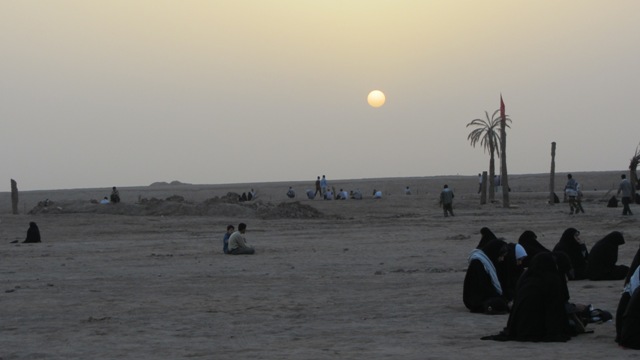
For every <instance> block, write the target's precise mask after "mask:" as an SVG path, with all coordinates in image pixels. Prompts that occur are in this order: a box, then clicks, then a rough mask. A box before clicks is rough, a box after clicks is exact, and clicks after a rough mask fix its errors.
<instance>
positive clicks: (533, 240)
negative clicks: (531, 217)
mask: <svg viewBox="0 0 640 360" xmlns="http://www.w3.org/2000/svg"><path fill="white" fill-rule="evenodd" d="M518 244H520V245H522V247H523V248H524V250H525V251H526V252H527V259H525V261H524V263H525V267H528V262H530V261H531V259H533V258H534V257H535V256H536V255H538V254H539V253H548V252H551V250H549V249H547V248H546V247H544V245H542V244H540V242H539V241H538V235H536V233H534V232H533V231H531V230H525V231H524V232H523V233H522V234H521V235H520V237H519V238H518Z"/></svg>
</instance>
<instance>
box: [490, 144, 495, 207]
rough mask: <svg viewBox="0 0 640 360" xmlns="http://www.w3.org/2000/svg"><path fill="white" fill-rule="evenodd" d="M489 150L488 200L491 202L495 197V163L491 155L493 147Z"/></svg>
mask: <svg viewBox="0 0 640 360" xmlns="http://www.w3.org/2000/svg"><path fill="white" fill-rule="evenodd" d="M489 151H490V152H491V157H490V158H489V202H493V201H494V200H495V198H496V190H495V189H496V184H495V181H494V180H495V178H496V164H495V160H494V157H493V151H494V150H493V147H491V148H490V149H489Z"/></svg>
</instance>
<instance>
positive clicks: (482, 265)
mask: <svg viewBox="0 0 640 360" xmlns="http://www.w3.org/2000/svg"><path fill="white" fill-rule="evenodd" d="M506 254H507V243H506V242H504V241H502V240H498V239H496V240H492V241H490V242H489V243H488V244H487V245H486V246H484V247H483V248H482V249H474V250H473V251H472V252H471V255H470V256H469V267H468V268H467V273H466V275H465V278H464V287H463V290H462V299H463V301H464V305H465V306H466V307H467V308H468V309H469V310H471V312H474V313H485V314H500V313H505V312H507V311H509V305H508V304H507V299H506V298H505V296H504V294H503V290H502V289H503V285H502V284H501V283H500V280H499V278H498V272H497V270H496V265H498V264H499V263H500V262H501V261H503V260H504V257H505V255H506Z"/></svg>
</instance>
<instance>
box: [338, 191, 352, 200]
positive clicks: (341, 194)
mask: <svg viewBox="0 0 640 360" xmlns="http://www.w3.org/2000/svg"><path fill="white" fill-rule="evenodd" d="M348 198H349V193H347V191H346V190H343V189H340V192H339V193H338V195H336V200H347V199H348Z"/></svg>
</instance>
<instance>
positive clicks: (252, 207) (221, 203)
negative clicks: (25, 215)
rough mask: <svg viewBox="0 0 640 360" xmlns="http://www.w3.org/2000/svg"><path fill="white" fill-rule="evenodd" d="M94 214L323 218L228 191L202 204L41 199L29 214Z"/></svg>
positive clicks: (175, 198) (303, 207)
mask: <svg viewBox="0 0 640 360" xmlns="http://www.w3.org/2000/svg"><path fill="white" fill-rule="evenodd" d="M74 213H89V214H91V213H94V214H110V215H128V216H229V217H245V218H251V217H259V218H263V219H279V218H292V219H309V218H317V217H322V216H323V214H322V213H321V212H320V211H318V210H317V209H315V208H313V207H311V206H309V205H304V204H300V203H299V202H293V203H281V204H278V205H274V204H271V203H263V202H262V201H260V200H259V201H251V202H249V201H247V202H239V201H238V194H236V193H228V194H227V195H225V196H223V197H214V198H211V199H207V200H205V201H203V202H201V203H192V202H187V201H185V200H184V197H182V196H179V195H173V196H170V197H168V198H166V199H164V200H162V199H156V198H151V199H147V198H143V199H140V201H139V202H138V203H136V204H128V203H122V202H121V203H117V204H113V203H110V204H99V203H98V202H97V201H95V200H90V201H82V200H75V201H59V202H55V203H54V202H47V203H44V202H41V203H39V204H38V205H37V206H35V207H34V208H33V209H31V211H29V214H31V215H39V214H74Z"/></svg>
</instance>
